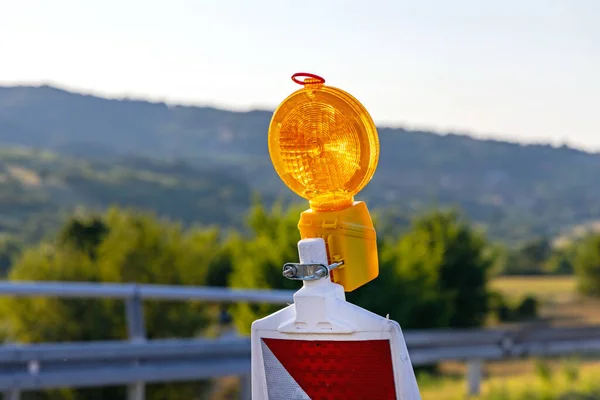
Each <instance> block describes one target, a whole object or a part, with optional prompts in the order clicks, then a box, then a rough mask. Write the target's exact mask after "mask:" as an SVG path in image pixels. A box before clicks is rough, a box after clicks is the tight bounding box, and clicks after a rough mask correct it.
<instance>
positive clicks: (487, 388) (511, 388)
mask: <svg viewBox="0 0 600 400" xmlns="http://www.w3.org/2000/svg"><path fill="white" fill-rule="evenodd" d="M491 287H492V289H493V290H495V291H498V292H500V293H502V294H503V295H504V296H505V297H506V298H507V299H508V300H515V301H518V300H519V299H521V298H523V297H524V296H526V295H531V296H534V297H536V298H537V299H538V301H539V303H540V310H539V314H540V316H539V318H538V319H537V320H536V321H535V322H534V323H536V324H538V325H541V326H565V325H582V324H586V325H589V324H600V301H599V300H594V299H589V298H583V297H581V296H579V295H577V292H576V281H575V279H574V278H573V277H550V276H532V277H530V276H527V277H501V278H495V279H493V280H492V282H491ZM547 364H548V365H549V366H550V368H551V370H552V371H553V372H552V374H551V375H552V378H551V380H550V382H544V380H543V379H541V378H540V376H539V371H538V366H539V362H538V361H536V360H533V359H528V360H511V361H506V362H494V363H488V364H486V365H485V367H484V376H485V378H484V381H483V384H482V396H481V397H479V398H478V399H481V400H497V399H507V400H508V399H510V400H513V399H518V400H522V399H532V400H535V399H538V398H539V399H545V400H546V399H548V400H551V399H561V398H562V397H560V396H559V394H560V393H561V392H566V391H568V390H569V389H570V386H572V388H571V389H574V388H577V389H578V390H580V389H581V390H584V391H586V390H587V391H588V392H589V391H590V390H591V389H589V387H590V385H594V384H595V385H598V386H599V388H600V361H595V360H589V361H586V362H581V363H580V364H578V366H577V370H578V375H579V377H578V379H577V380H576V381H571V382H569V379H568V378H567V377H566V376H565V375H568V374H567V373H565V371H564V370H565V368H564V366H565V360H555V361H552V362H548V363H547ZM440 370H441V376H436V377H428V376H425V377H420V378H419V387H420V390H421V394H422V397H423V400H458V399H465V398H467V397H466V381H465V379H464V376H465V375H464V374H465V365H463V364H460V363H444V364H442V365H441V367H440ZM571 380H572V379H571ZM528 390H529V391H530V394H527V393H526V392H527V391H528ZM503 392H506V393H510V396H506V395H502V393H503ZM534 392H535V393H537V394H541V395H540V396H537V395H534V394H532V393H534ZM565 398H569V399H571V398H577V399H579V398H581V399H583V398H589V399H600V397H565Z"/></svg>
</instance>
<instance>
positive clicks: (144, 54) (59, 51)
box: [0, 0, 600, 149]
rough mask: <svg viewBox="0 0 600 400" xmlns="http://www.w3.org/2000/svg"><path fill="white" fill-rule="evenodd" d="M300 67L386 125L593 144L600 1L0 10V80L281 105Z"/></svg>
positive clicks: (55, 4) (229, 3)
mask: <svg viewBox="0 0 600 400" xmlns="http://www.w3.org/2000/svg"><path fill="white" fill-rule="evenodd" d="M297 71H307V72H313V73H317V74H320V75H322V76H324V77H325V78H326V79H327V82H328V84H331V85H333V86H338V87H340V88H343V89H345V90H347V91H349V92H350V93H352V94H353V95H355V96H356V97H357V98H358V99H359V100H360V101H361V102H363V103H364V104H365V106H366V107H367V108H368V109H369V111H370V112H371V113H372V115H373V118H374V119H375V120H376V121H377V122H378V123H380V124H385V125H396V126H397V125H403V126H409V127H428V128H434V129H437V130H440V131H444V130H447V129H454V130H459V131H462V132H470V133H474V134H478V135H482V136H494V137H501V138H510V139H511V140H521V141H543V142H551V143H562V142H568V143H570V144H573V145H577V146H585V147H587V148H590V149H600V1H596V0H503V1H483V0H479V1H476V0H470V1H469V0H452V1H449V0H446V1H445V0H438V1H427V0H422V1H416V0H413V1H402V0H369V1H367V0H363V1H350V0H348V1H342V0H337V1H327V0H321V1H319V0H304V1H295V2H292V1H286V0H272V1H267V0H255V1H251V0H246V1H241V0H238V1H233V0H214V1H213V0H211V1H208V0H206V1H203V0H195V1H191V0H168V1H167V0H163V1H150V0H103V1H100V0H97V1H90V0H87V1H84V0H37V1H36V0H19V1H8V0H5V1H2V2H0V84H14V83H40V82H45V83H53V84H57V85H60V86H63V87H69V88H73V89H77V90H82V91H86V92H95V93H100V94H104V95H110V96H115V97H122V96H132V97H143V98H149V99H154V100H163V101H168V102H173V103H182V102H183V103H186V104H190V103H193V104H198V105H216V106H219V107H225V108H232V109H242V110H245V109H250V108H256V107H261V108H274V107H275V106H276V105H277V104H278V103H279V102H281V101H282V100H283V99H284V98H285V97H286V96H287V95H288V94H289V93H291V92H292V91H293V90H296V89H297V86H296V85H295V84H293V83H292V82H291V81H290V80H289V77H290V76H291V75H292V73H294V72H297Z"/></svg>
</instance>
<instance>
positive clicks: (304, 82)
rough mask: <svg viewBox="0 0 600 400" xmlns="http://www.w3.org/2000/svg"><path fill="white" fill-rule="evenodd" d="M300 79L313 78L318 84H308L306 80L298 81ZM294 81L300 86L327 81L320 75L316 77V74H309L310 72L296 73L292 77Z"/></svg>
mask: <svg viewBox="0 0 600 400" xmlns="http://www.w3.org/2000/svg"><path fill="white" fill-rule="evenodd" d="M298 77H302V78H312V79H316V80H317V81H318V82H306V79H304V80H302V81H301V80H300V79H298ZM292 80H293V81H294V82H296V83H297V84H298V85H306V84H308V83H321V84H323V83H325V79H323V78H321V77H320V76H319V75H315V74H309V73H308V72H296V73H295V74H294V75H292Z"/></svg>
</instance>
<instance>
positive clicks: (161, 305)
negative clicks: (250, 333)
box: [0, 209, 221, 400]
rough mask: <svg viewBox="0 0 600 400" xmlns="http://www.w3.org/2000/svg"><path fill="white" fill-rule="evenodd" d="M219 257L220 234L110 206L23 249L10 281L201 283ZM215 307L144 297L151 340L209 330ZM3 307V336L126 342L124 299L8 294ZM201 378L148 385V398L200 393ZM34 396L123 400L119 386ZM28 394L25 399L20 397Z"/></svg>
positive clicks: (203, 385)
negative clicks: (50, 240)
mask: <svg viewBox="0 0 600 400" xmlns="http://www.w3.org/2000/svg"><path fill="white" fill-rule="evenodd" d="M219 254H221V249H220V241H219V232H218V231H217V230H215V229H211V230H201V229H195V230H193V231H190V232H184V231H183V230H182V228H181V226H180V225H178V224H172V223H168V222H164V221H159V220H157V219H156V218H155V217H154V216H153V215H151V214H143V213H136V212H133V211H123V210H118V209H111V210H109V211H108V212H107V213H106V214H104V215H102V216H79V217H74V218H72V219H71V220H69V221H68V222H67V223H66V224H65V226H64V227H63V229H62V230H61V231H60V233H59V235H58V237H57V240H56V241H55V243H43V244H40V245H39V246H37V247H35V248H31V249H29V250H27V251H25V253H24V254H23V256H22V257H21V259H20V260H19V261H18V262H17V263H16V264H15V266H14V268H13V270H12V271H11V273H10V276H9V278H10V279H12V280H40V281H44V280H52V281H88V282H90V281H91V282H100V281H102V282H138V283H162V284H175V285H177V284H190V285H204V284H206V280H207V276H208V272H209V269H210V268H209V266H210V265H213V264H214V263H215V259H216V258H217V257H218V256H219ZM218 311H219V310H218V308H217V307H215V306H207V305H205V304H200V303H193V302H173V303H169V302H162V301H161V302H145V304H144V313H145V321H146V326H147V333H148V337H149V338H164V337H186V336H193V335H197V334H201V333H204V332H206V330H207V329H208V328H209V327H210V325H211V321H216V318H217V317H218ZM0 312H1V315H2V316H3V317H4V321H5V322H6V325H7V327H8V337H9V338H10V339H12V340H16V341H19V342H42V341H44V342H61V341H82V340H107V339H125V338H126V336H127V334H126V324H125V320H124V319H125V317H124V306H123V302H122V301H114V300H96V299H90V300H82V299H52V298H31V299H23V298H18V299H17V298H14V299H11V298H7V299H2V301H1V302H0ZM206 386H207V384H206V382H199V383H191V384H177V385H152V387H150V388H149V389H148V397H147V398H149V399H157V400H158V399H161V400H163V399H180V398H189V399H193V398H197V397H198V396H199V395H200V394H201V393H203V392H204V391H205V390H206ZM39 396H42V397H35V398H36V399H40V398H43V399H52V400H54V399H75V400H78V399H81V400H89V399H96V398H97V399H101V398H102V399H104V398H106V399H115V400H117V399H124V398H125V393H124V391H123V390H122V388H121V389H116V388H101V389H97V390H73V391H51V392H46V393H44V394H40V395H39ZM25 398H27V396H25Z"/></svg>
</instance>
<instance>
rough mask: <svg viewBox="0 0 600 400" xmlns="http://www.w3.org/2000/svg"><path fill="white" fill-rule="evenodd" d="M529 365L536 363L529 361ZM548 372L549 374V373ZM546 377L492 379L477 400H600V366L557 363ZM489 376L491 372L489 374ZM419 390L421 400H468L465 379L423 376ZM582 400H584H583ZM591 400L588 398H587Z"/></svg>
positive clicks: (535, 373) (537, 373)
mask: <svg viewBox="0 0 600 400" xmlns="http://www.w3.org/2000/svg"><path fill="white" fill-rule="evenodd" d="M529 364H533V362H531V361H529ZM548 371H549V373H548ZM548 371H546V372H544V373H543V374H542V373H540V371H539V370H535V369H534V370H530V371H529V372H527V373H520V374H515V375H512V376H510V375H508V376H507V375H502V374H498V375H490V376H488V377H487V378H486V379H485V380H484V381H483V383H482V385H481V395H480V396H476V397H471V399H473V400H475V399H477V400H536V399H540V400H558V399H564V398H581V397H565V396H566V394H567V393H577V394H578V395H582V394H586V395H591V394H593V395H594V397H589V399H590V400H592V399H600V379H598V376H600V363H590V364H585V365H580V366H575V367H573V364H569V363H556V364H555V365H554V366H553V367H552V368H550V369H549V370H548ZM487 372H488V374H489V371H487ZM418 381H419V389H420V391H421V396H422V400H462V399H466V398H468V397H467V386H466V385H467V384H466V381H465V380H464V379H458V378H455V377H442V378H431V377H429V376H420V377H419V379H418ZM582 399H583V398H582ZM585 399H588V397H585Z"/></svg>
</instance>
